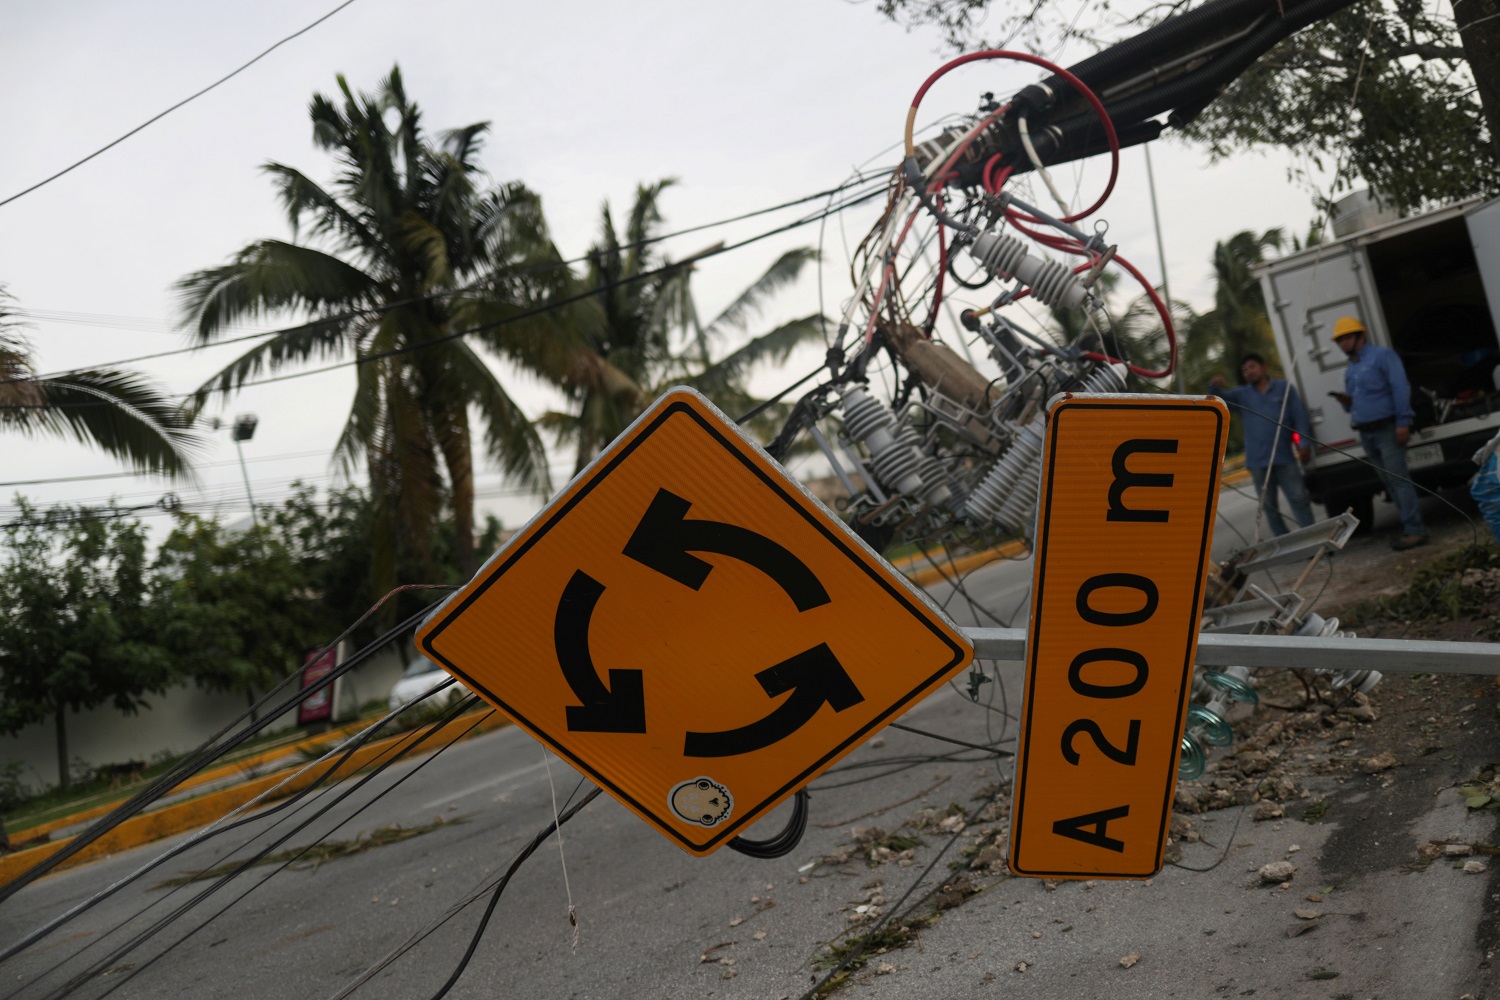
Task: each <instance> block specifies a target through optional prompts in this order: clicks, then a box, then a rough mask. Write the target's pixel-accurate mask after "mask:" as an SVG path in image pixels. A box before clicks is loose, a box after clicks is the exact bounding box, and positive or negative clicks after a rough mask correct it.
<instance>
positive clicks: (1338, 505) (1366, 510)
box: [1323, 493, 1375, 535]
mask: <svg viewBox="0 0 1500 1000" xmlns="http://www.w3.org/2000/svg"><path fill="white" fill-rule="evenodd" d="M1323 506H1324V507H1326V508H1327V509H1328V516H1329V517H1337V516H1338V515H1340V514H1342V513H1343V512H1344V511H1346V510H1347V511H1349V512H1350V513H1352V514H1353V515H1354V516H1355V517H1357V518H1359V527H1358V528H1356V529H1355V534H1357V535H1368V534H1369V533H1370V532H1372V531H1374V530H1375V496H1374V494H1371V493H1358V494H1353V495H1344V496H1336V497H1332V498H1331V499H1329V500H1328V502H1327V503H1325V504H1323Z"/></svg>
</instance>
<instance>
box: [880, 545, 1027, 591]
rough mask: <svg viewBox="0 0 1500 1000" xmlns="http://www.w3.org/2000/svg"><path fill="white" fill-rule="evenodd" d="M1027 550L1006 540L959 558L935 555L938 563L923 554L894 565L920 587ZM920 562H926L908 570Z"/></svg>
mask: <svg viewBox="0 0 1500 1000" xmlns="http://www.w3.org/2000/svg"><path fill="white" fill-rule="evenodd" d="M1025 551H1027V549H1026V545H1025V544H1024V543H1023V542H1019V541H1016V542H1006V543H1005V544H1004V545H997V546H995V547H994V548H992V549H985V550H984V551H983V552H971V553H969V554H968V555H966V556H959V557H958V558H957V559H950V560H948V561H946V562H944V561H943V560H942V559H940V558H938V557H936V556H934V557H933V561H934V562H936V563H937V565H932V564H931V563H928V561H927V560H926V559H924V558H923V557H921V556H917V557H916V558H913V559H903V560H901V562H899V563H896V564H894V565H895V566H896V569H897V570H898V571H899V572H901V573H902V574H903V575H904V576H905V577H906V578H907V579H908V580H910V581H911V582H912V583H914V584H916V585H917V586H918V587H926V586H929V585H931V584H934V583H939V582H941V581H942V580H944V579H946V578H951V577H953V576H961V575H963V574H964V573H967V572H969V571H970V570H972V569H975V568H977V567H979V566H983V565H984V564H985V563H988V562H994V561H995V560H996V559H1010V558H1011V557H1013V556H1017V555H1020V554H1021V553H1023V552H1025ZM919 562H920V563H923V564H924V565H923V566H922V568H921V569H918V570H915V571H912V572H908V571H907V570H908V568H909V567H911V566H915V565H917V564H918V563H919Z"/></svg>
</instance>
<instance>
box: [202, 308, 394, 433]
mask: <svg viewBox="0 0 1500 1000" xmlns="http://www.w3.org/2000/svg"><path fill="white" fill-rule="evenodd" d="M367 325H368V323H367V322H361V321H360V320H359V319H358V318H352V319H351V318H342V319H332V320H324V321H314V322H312V323H304V324H303V325H302V326H298V327H293V328H291V329H288V330H283V331H281V332H280V333H277V334H275V335H274V336H272V337H270V338H269V339H268V340H265V341H263V342H261V343H259V344H257V345H255V346H254V347H252V348H251V349H250V350H248V351H246V352H245V353H244V354H241V355H240V356H239V357H238V358H235V359H234V360H233V361H231V362H230V363H229V364H227V365H225V366H224V367H223V368H221V369H219V371H218V372H216V373H215V374H214V375H212V376H210V377H209V378H208V379H207V380H206V381H205V382H204V383H203V384H202V385H200V386H199V387H198V388H197V389H195V390H193V394H192V401H191V405H190V407H189V410H188V412H189V413H195V412H197V410H199V409H201V407H202V405H203V404H204V403H205V402H207V401H208V399H209V398H211V397H212V396H213V395H215V394H218V395H221V396H228V395H229V394H231V393H233V392H234V391H235V390H236V389H238V388H239V387H240V386H242V385H244V384H245V383H246V382H248V381H250V380H251V379H253V378H255V377H257V376H258V375H260V374H261V373H262V372H265V371H279V370H281V369H282V368H283V367H285V366H287V365H289V364H292V363H297V362H304V361H309V360H330V359H333V358H339V357H343V356H344V355H345V354H347V353H348V351H349V349H350V346H351V343H352V342H353V341H354V340H355V339H357V337H356V332H357V331H358V330H359V329H361V328H362V327H364V326H367Z"/></svg>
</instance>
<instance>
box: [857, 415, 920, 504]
mask: <svg viewBox="0 0 1500 1000" xmlns="http://www.w3.org/2000/svg"><path fill="white" fill-rule="evenodd" d="M843 404H844V430H845V431H847V432H848V434H849V435H850V436H851V437H853V438H856V439H858V440H860V441H862V442H864V446H865V448H866V449H868V450H869V452H870V465H871V467H872V471H873V472H874V473H875V478H876V479H878V480H880V482H881V485H883V486H885V487H886V488H887V489H889V490H891V491H892V492H896V493H904V494H906V495H908V496H918V495H920V494H921V492H922V478H921V476H919V475H918V474H917V466H918V465H919V464H920V463H921V460H922V455H921V452H919V451H918V450H917V448H916V445H915V442H916V432H915V431H912V430H911V428H910V427H907V426H905V425H901V426H898V425H897V423H896V417H895V415H894V414H892V413H891V411H890V410H888V409H887V408H886V407H884V406H883V405H881V404H880V403H878V402H876V401H875V400H874V399H873V398H871V396H870V394H869V393H867V392H865V391H864V390H863V389H850V390H848V391H847V392H845V393H844V395H843ZM903 430H904V431H906V432H909V435H908V434H904V433H903Z"/></svg>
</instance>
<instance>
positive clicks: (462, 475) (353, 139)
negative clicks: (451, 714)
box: [177, 68, 569, 582]
mask: <svg viewBox="0 0 1500 1000" xmlns="http://www.w3.org/2000/svg"><path fill="white" fill-rule="evenodd" d="M338 86H339V91H340V94H341V95H342V102H341V103H336V102H335V101H334V100H331V99H329V98H327V97H325V96H323V95H321V94H318V95H315V96H314V97H313V99H312V102H311V104H310V106H309V112H310V115H311V118H312V126H313V141H314V142H315V143H316V144H317V145H318V146H319V147H320V148H321V149H324V150H327V151H328V152H330V153H331V154H332V155H333V157H334V160H335V161H336V163H337V165H338V173H337V174H336V176H335V178H334V181H333V183H332V185H331V186H330V187H328V188H324V187H322V186H320V185H319V184H317V183H315V182H314V181H313V180H311V179H310V178H308V177H307V175H305V174H303V173H302V172H301V171H299V170H297V169H295V168H293V167H290V166H286V165H284V164H281V163H274V162H272V163H267V164H266V165H265V166H264V168H263V169H264V170H265V171H266V172H267V173H268V174H270V176H271V178H272V180H273V183H274V184H275V185H276V188H277V193H278V194H279V195H280V198H281V202H282V204H283V205H284V206H285V209H286V213H287V218H288V220H289V222H290V223H291V226H292V234H293V235H292V240H293V242H285V241H282V240H276V239H263V240H257V241H255V242H253V243H250V244H249V245H247V246H245V247H244V248H243V249H242V250H240V251H239V252H238V253H236V254H235V255H234V257H233V259H232V260H231V261H230V262H229V263H227V264H225V265H223V266H221V267H214V268H209V269H207V270H203V271H197V272H195V273H193V274H190V275H188V276H186V277H185V278H183V279H182V280H181V281H179V282H178V285H177V287H178V290H179V291H180V292H181V295H182V308H183V315H184V325H187V326H190V327H191V331H192V336H193V337H194V339H195V340H196V342H197V343H199V344H203V345H207V344H210V343H213V342H214V340H216V339H217V338H219V337H220V336H221V335H223V334H224V333H225V332H226V330H227V329H228V327H229V326H230V325H231V324H233V323H235V322H236V321H239V320H243V319H247V318H251V317H256V316H259V315H261V314H263V313H272V314H287V313H294V314H301V315H303V316H306V317H308V319H309V321H308V322H306V323H305V324H304V325H301V326H298V327H296V328H294V329H289V330H285V331H282V332H280V333H278V334H276V335H274V336H272V337H270V338H269V339H268V340H266V341H264V342H263V343H261V344H259V345H258V346H256V347H255V348H252V349H251V350H249V351H247V352H246V353H245V354H244V355H242V356H241V357H240V358H239V359H237V360H236V361H234V362H232V363H231V364H229V365H228V366H226V367H225V368H224V369H223V370H222V371H220V372H219V373H218V374H217V375H215V376H214V377H213V378H211V379H209V380H208V381H207V382H206V383H204V385H203V386H202V387H201V388H199V390H198V392H197V395H196V404H197V405H199V406H201V405H202V404H203V403H204V402H205V401H206V400H207V399H208V398H209V397H211V396H212V395H213V394H215V393H217V394H219V395H221V396H227V395H228V394H230V393H232V392H233V391H234V390H235V389H236V388H238V387H239V386H240V385H242V384H243V383H245V382H246V381H248V380H249V379H251V378H253V377H255V376H256V375H257V374H259V373H260V372H261V371H262V370H271V371H275V370H278V369H281V368H283V367H286V366H288V365H294V364H298V363H301V362H306V361H309V360H314V359H326V358H337V357H352V358H354V359H356V360H357V361H358V362H359V363H358V366H357V368H356V372H357V377H358V384H357V388H356V390H355V395H354V399H353V402H352V404H351V406H350V411H349V416H348V419H347V421H346V422H345V425H344V429H343V433H342V434H341V436H340V437H339V440H338V445H337V447H336V449H335V451H334V460H335V462H336V463H337V465H338V466H339V467H340V469H341V470H342V471H344V472H345V473H349V472H352V471H353V470H354V469H355V468H356V467H357V466H358V464H359V463H360V462H361V461H363V462H364V464H365V466H366V468H367V469H368V472H369V476H370V486H371V492H372V495H373V498H374V502H375V505H376V509H377V512H378V515H379V516H380V518H381V521H380V522H378V523H383V524H384V525H385V526H386V527H388V528H391V529H394V531H377V532H376V539H375V544H376V546H377V552H376V559H375V562H374V573H375V576H376V578H377V580H380V581H381V582H389V581H390V580H392V579H394V574H395V568H394V567H395V547H394V543H393V540H392V536H393V534H394V533H397V532H398V533H399V535H400V536H401V537H402V538H403V539H404V540H405V543H406V545H407V546H409V547H410V548H411V549H412V550H413V551H414V552H416V553H417V554H418V555H419V556H421V557H423V558H424V559H425V556H426V554H427V553H429V551H430V538H431V536H432V534H433V530H434V528H435V526H436V524H437V523H438V520H439V517H440V514H441V510H442V507H443V505H444V502H445V501H446V503H447V504H448V505H449V506H450V507H451V509H452V512H453V517H454V520H455V523H456V528H457V533H458V552H457V559H458V562H459V564H460V568H461V570H462V571H463V572H464V573H466V574H467V573H471V572H472V571H473V570H474V568H475V564H476V560H475V554H474V469H473V446H474V440H473V438H474V428H473V427H472V425H471V413H472V414H475V415H477V417H478V420H479V423H480V425H481V426H482V427H483V430H484V436H485V447H486V452H487V453H488V454H489V455H490V456H491V457H492V458H494V459H496V460H497V461H498V462H499V463H500V465H501V467H502V469H503V470H504V471H505V472H506V473H508V474H509V475H511V476H512V477H514V478H515V479H517V480H519V481H520V482H521V483H522V484H524V485H526V486H528V487H532V488H534V489H536V490H537V491H539V492H542V491H545V490H546V489H547V488H548V485H549V484H548V475H547V465H546V455H545V453H544V450H543V446H542V442H541V439H540V438H539V437H538V435H537V433H536V431H535V429H534V428H533V427H532V425H531V423H530V421H529V420H528V419H527V417H526V416H525V414H524V413H523V412H522V411H521V408H520V407H519V406H518V405H517V404H516V403H515V401H514V400H513V399H512V398H511V397H510V395H509V394H508V393H507V392H506V390H505V388H504V386H502V385H501V383H500V381H499V379H498V378H497V377H496V376H495V374H494V372H492V371H491V370H490V368H489V367H488V365H487V364H486V363H485V361H484V360H483V359H482V358H481V356H480V355H479V353H477V351H476V350H475V348H474V346H472V345H471V344H470V342H469V340H468V338H465V337H461V336H458V337H455V336H453V334H455V333H457V332H459V331H463V330H465V329H471V328H473V327H475V326H487V327H488V328H487V329H486V331H485V332H484V334H483V335H479V336H476V337H475V339H478V340H480V341H481V342H482V343H484V344H487V345H488V346H489V347H491V348H492V349H496V350H499V351H501V352H503V353H504V354H505V355H507V356H508V357H510V358H512V359H513V360H516V361H518V362H519V363H521V364H523V365H526V366H528V367H532V368H535V369H545V370H555V369H556V368H557V367H558V366H559V364H560V361H559V360H558V359H559V358H560V357H562V356H564V355H565V354H566V353H567V350H568V348H567V344H568V343H569V334H568V332H567V330H566V328H565V327H564V326H562V325H561V324H559V322H558V319H557V317H556V316H555V315H554V314H550V313H543V314H541V315H540V316H535V317H531V318H527V317H526V312H527V306H529V305H530V304H531V303H532V302H534V301H536V300H537V299H538V298H545V297H546V296H547V295H548V294H550V293H551V292H553V291H556V290H557V289H559V288H561V287H563V286H564V285H565V284H566V280H567V272H566V268H564V267H562V266H561V261H560V260H559V259H558V255H557V252H556V249H555V248H554V247H553V246H552V243H551V241H550V239H549V238H548V236H547V231H546V225H545V222H544V221H543V218H542V213H541V205H540V201H539V199H538V198H537V196H536V195H535V194H533V193H532V192H531V191H529V190H527V189H526V188H525V187H524V186H523V185H521V184H519V183H512V184H505V185H500V186H486V184H485V180H486V178H485V176H484V174H483V173H482V171H481V169H480V167H479V166H478V164H477V162H476V160H477V157H478V154H479V152H480V148H481V145H482V140H483V136H484V134H485V133H486V131H487V130H488V125H487V123H478V124H474V125H469V126H467V127H466V128H460V129H456V130H453V131H450V132H445V133H442V134H441V135H440V136H439V137H438V140H437V141H436V142H434V141H432V140H431V139H429V138H428V136H427V135H426V134H425V133H424V131H423V129H422V122H421V114H420V112H419V110H418V108H417V105H416V104H415V103H414V102H412V101H411V100H409V99H408V97H407V95H406V90H405V86H404V84H403V82H402V79H401V72H400V69H399V68H395V69H392V70H391V74H390V76H388V77H387V78H386V79H385V80H383V81H382V82H381V84H380V86H379V88H378V89H377V91H376V92H375V93H373V94H360V95H356V94H354V93H353V92H352V91H351V90H350V88H349V85H348V83H347V82H346V81H345V79H344V78H343V77H342V76H340V77H339V78H338ZM304 224H306V227H307V230H308V232H309V234H310V236H311V237H312V240H311V241H310V242H309V243H306V244H302V243H298V242H296V240H297V236H298V234H299V232H300V231H301V229H302V227H303V225H304ZM497 324H504V325H497ZM444 338H448V339H444ZM444 473H446V481H445V478H444Z"/></svg>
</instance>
